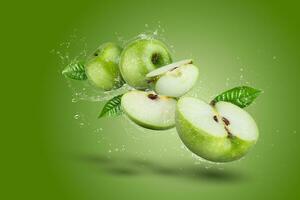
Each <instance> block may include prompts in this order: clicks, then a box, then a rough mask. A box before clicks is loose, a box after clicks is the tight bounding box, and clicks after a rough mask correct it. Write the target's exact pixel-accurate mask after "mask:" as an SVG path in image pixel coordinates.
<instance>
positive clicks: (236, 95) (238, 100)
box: [211, 86, 262, 108]
mask: <svg viewBox="0 0 300 200" xmlns="http://www.w3.org/2000/svg"><path fill="white" fill-rule="evenodd" d="M261 92H262V91H261V90H258V89H255V88H251V87H248V86H239V87H235V88H232V89H230V90H227V91H225V92H223V93H222V94H220V95H218V96H217V97H215V98H214V99H213V100H212V101H211V104H213V105H214V104H215V103H216V102H218V101H227V102H230V103H233V104H235V105H237V106H239V107H241V108H244V107H246V106H249V105H250V104H251V103H252V102H253V101H254V100H255V99H256V97H258V95H259V94H260V93H261Z"/></svg>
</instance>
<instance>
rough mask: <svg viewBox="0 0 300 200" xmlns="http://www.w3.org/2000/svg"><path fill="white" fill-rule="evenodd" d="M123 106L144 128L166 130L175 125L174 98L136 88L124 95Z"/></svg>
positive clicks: (128, 114) (131, 117)
mask: <svg viewBox="0 0 300 200" xmlns="http://www.w3.org/2000/svg"><path fill="white" fill-rule="evenodd" d="M121 107H122V109H123V111H124V112H125V113H126V114H127V116H128V117H129V118H130V119H131V120H132V121H133V122H135V123H136V124H138V125H140V126H142V127H144V128H148V129H152V130H164V129H169V128H172V127H174V126H175V109H176V100H175V99H173V98H170V97H166V96H162V95H156V94H154V93H153V92H144V91H137V90H134V91H130V92H128V93H126V94H124V95H123V97H122V100H121Z"/></svg>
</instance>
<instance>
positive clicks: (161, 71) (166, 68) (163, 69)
mask: <svg viewBox="0 0 300 200" xmlns="http://www.w3.org/2000/svg"><path fill="white" fill-rule="evenodd" d="M192 63H193V60H192V59H186V60H181V61H178V62H175V63H171V64H169V65H166V66H163V67H160V68H157V69H155V70H153V71H151V72H149V73H148V74H147V75H146V77H147V78H151V77H156V76H159V75H162V74H164V73H166V72H168V71H172V70H173V69H175V68H177V67H180V66H182V65H186V64H192Z"/></svg>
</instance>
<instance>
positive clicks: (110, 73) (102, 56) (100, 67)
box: [85, 43, 123, 90]
mask: <svg viewBox="0 0 300 200" xmlns="http://www.w3.org/2000/svg"><path fill="white" fill-rule="evenodd" d="M121 52H122V49H121V47H119V46H118V45H116V44H114V43H105V44H103V45H101V46H100V47H99V48H98V49H97V50H96V51H95V52H94V53H93V54H92V55H91V56H90V57H89V58H88V60H87V62H86V65H85V68H86V69H85V70H86V75H87V77H88V80H89V82H90V83H91V84H92V85H94V86H95V87H97V88H100V89H103V90H111V89H116V88H119V87H120V86H122V82H123V81H122V77H121V74H120V70H119V65H118V63H119V60H120V55H121Z"/></svg>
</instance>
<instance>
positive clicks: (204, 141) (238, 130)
mask: <svg viewBox="0 0 300 200" xmlns="http://www.w3.org/2000/svg"><path fill="white" fill-rule="evenodd" d="M176 129H177V131H178V134H179V136H180V138H181V140H182V141H183V143H184V144H185V145H186V146H187V148H188V149H190V150H191V151H192V152H193V153H195V154H197V155H198V156H200V157H202V158H205V159H207V160H210V161H214V162H228V161H233V160H237V159H239V158H241V157H243V156H244V155H245V154H246V153H247V152H248V150H249V149H250V148H251V147H252V146H253V145H254V144H255V142H256V141H257V139H258V128H257V126H256V123H255V121H254V120H253V118H252V117H251V116H250V115H249V114H248V113H247V112H246V111H245V110H243V109H241V108H239V107H238V106H236V105H234V104H231V103H228V102H218V103H216V104H215V105H209V104H207V103H205V102H204V101H202V100H199V99H196V98H192V97H183V98H181V99H180V100H179V101H178V104H177V111H176Z"/></svg>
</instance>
